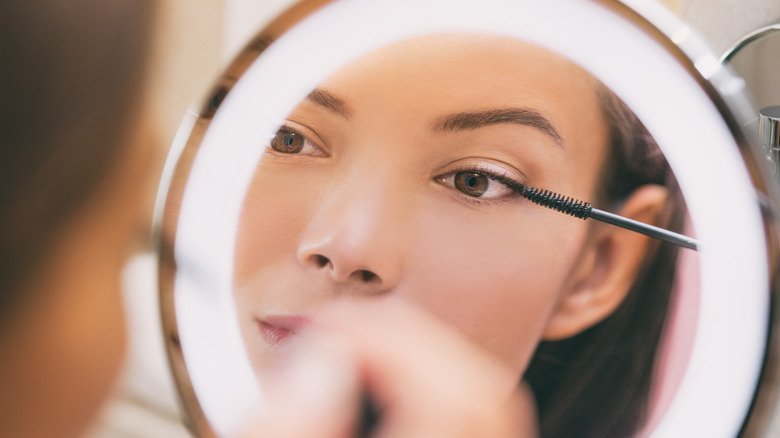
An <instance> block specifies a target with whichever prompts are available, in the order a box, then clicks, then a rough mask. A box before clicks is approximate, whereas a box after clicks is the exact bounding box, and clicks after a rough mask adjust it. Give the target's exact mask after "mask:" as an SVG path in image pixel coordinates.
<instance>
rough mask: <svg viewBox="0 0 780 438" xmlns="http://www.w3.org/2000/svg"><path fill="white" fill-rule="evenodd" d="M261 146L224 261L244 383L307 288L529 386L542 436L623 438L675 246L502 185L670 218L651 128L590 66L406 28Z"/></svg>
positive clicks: (508, 42) (641, 403)
mask: <svg viewBox="0 0 780 438" xmlns="http://www.w3.org/2000/svg"><path fill="white" fill-rule="evenodd" d="M266 146H267V147H266V150H265V152H264V154H263V156H262V158H261V160H260V162H259V164H258V166H257V168H256V170H255V173H254V177H253V179H252V182H251V184H250V186H249V189H248V192H247V196H246V200H245V202H244V205H243V209H242V213H241V217H240V222H239V227H238V236H237V238H236V251H235V272H234V274H235V279H234V294H235V303H236V306H237V317H238V322H239V326H240V328H241V333H242V337H243V340H244V343H245V345H246V350H247V354H248V357H249V360H250V361H251V363H252V366H253V369H254V370H255V372H256V373H257V374H258V375H259V376H260V377H261V380H262V375H263V374H264V371H265V369H266V368H267V366H268V363H269V361H270V359H271V357H272V356H273V354H274V351H275V349H276V348H277V347H278V346H279V345H280V344H281V343H283V342H285V341H287V340H288V339H289V338H290V337H291V336H293V335H294V334H295V333H296V332H297V331H299V330H300V329H301V328H302V327H303V326H304V325H305V324H306V322H307V321H308V320H309V319H310V318H311V317H312V315H313V314H315V313H316V312H317V310H318V308H319V307H320V306H322V305H323V304H324V303H327V302H330V301H334V300H345V299H360V298H368V299H373V300H401V301H404V302H407V303H411V304H413V305H415V306H418V307H420V308H422V309H424V310H425V311H427V312H429V313H430V314H432V315H434V316H435V317H437V318H438V319H440V320H441V321H443V322H445V323H446V324H449V325H451V326H452V327H454V328H455V329H457V330H458V331H460V332H462V333H463V334H465V335H466V336H467V337H468V338H469V339H471V340H472V341H473V342H474V343H475V344H477V345H478V346H480V347H481V348H483V349H485V350H486V351H487V352H488V353H489V354H490V355H491V356H493V357H494V358H495V360H498V361H501V362H503V363H504V364H505V365H507V366H510V367H511V368H512V369H513V370H514V371H515V372H516V373H517V381H518V382H520V381H521V380H523V381H525V382H527V383H528V384H530V386H531V388H532V389H533V392H534V395H535V398H536V402H537V404H538V409H539V415H540V423H541V432H542V435H543V436H570V435H571V434H572V433H576V434H578V435H583V436H591V435H610V436H629V435H632V434H634V433H636V432H637V431H638V430H639V429H640V428H641V427H642V426H643V425H644V424H645V423H646V421H647V420H648V418H649V415H650V398H651V395H652V394H654V392H653V385H652V383H653V381H654V375H655V372H656V370H657V368H656V366H655V363H656V361H655V358H656V357H657V352H658V351H659V348H660V347H659V340H660V339H661V336H662V333H663V327H664V322H665V320H666V318H665V315H666V312H667V308H668V304H669V300H670V296H671V294H672V290H673V286H674V280H675V269H676V263H677V256H678V252H679V251H681V250H680V249H679V248H677V247H675V246H674V245H671V244H669V243H662V242H659V241H655V240H653V239H650V238H648V237H645V236H643V235H640V234H637V233H634V232H630V231H626V230H624V229H621V228H617V227H615V226H612V225H607V224H603V223H596V222H590V221H580V220H578V219H575V218H572V217H570V216H567V215H564V214H561V213H559V212H555V211H551V210H547V209H544V208H541V207H539V206H537V205H535V204H533V203H532V202H530V201H528V200H526V199H524V198H523V197H521V196H520V195H519V194H518V193H517V192H516V191H514V190H513V187H516V186H518V185H526V186H532V187H543V188H548V189H551V190H553V191H556V192H561V193H566V194H568V195H571V196H573V197H575V198H578V199H588V200H592V201H593V203H594V205H595V206H597V207H599V208H602V209H605V210H609V211H612V212H615V213H618V214H620V215H622V216H625V217H628V218H631V219H634V220H638V221H640V222H644V223H649V224H653V225H656V226H659V227H663V228H666V229H670V230H673V231H677V232H680V231H682V227H683V220H684V218H685V216H686V209H685V205H684V202H683V198H682V195H681V193H680V190H679V187H678V185H677V182H676V180H675V178H674V176H673V174H672V172H671V170H670V169H669V166H668V164H667V163H666V160H665V159H664V157H663V155H662V153H661V151H660V150H659V148H658V146H657V145H656V143H655V141H654V139H653V138H652V136H650V134H649V133H648V132H647V130H646V129H645V127H644V126H643V125H642V123H641V122H640V121H639V119H638V118H637V117H636V116H635V115H634V114H633V113H632V112H631V110H630V109H629V108H628V107H627V106H626V105H625V104H624V103H623V102H622V101H621V100H620V99H619V98H618V97H617V96H616V95H615V94H614V93H613V92H612V91H610V90H609V89H608V88H607V87H605V86H604V85H603V84H601V83H600V82H599V81H598V80H596V79H595V78H594V77H592V76H591V75H590V74H588V73H587V72H585V71H584V70H583V69H581V68H580V67H578V66H576V65H575V64H573V63H572V62H571V61H569V60H567V59H565V58H562V57H560V56H558V55H556V54H554V53H552V52H550V51H548V50H545V49H541V48H539V47H536V46H534V45H531V44H527V43H523V42H520V41H517V40H512V39H508V38H503V37H498V36H487V35H476V34H440V35H432V36H426V37H421V38H416V39H412V40H409V41H405V42H401V43H397V44H394V45H391V46H388V47H385V48H382V49H380V50H377V51H375V52H373V53H371V54H369V55H367V56H365V57H362V58H361V59H359V60H357V61H355V62H353V63H351V64H350V65H348V66H347V67H345V68H343V69H341V70H340V71H338V72H337V73H336V74H335V75H332V76H331V77H329V78H328V79H326V80H325V81H324V82H322V83H321V84H319V85H318V86H317V88H316V89H315V90H313V91H311V92H310V93H309V94H308V96H307V97H306V99H305V100H304V101H302V102H300V104H299V105H297V106H296V107H295V109H294V110H293V111H292V113H290V115H289V116H288V117H287V119H286V120H285V121H284V123H283V124H282V125H281V126H280V127H279V129H278V131H277V132H276V133H275V134H273V135H272V136H270V138H269V139H268V141H267V142H266ZM683 251H685V250H683ZM694 289H695V288H694ZM685 293H686V294H691V295H696V294H698V290H689V291H685ZM575 420H576V421H575ZM574 424H576V429H572V427H573V425H574Z"/></svg>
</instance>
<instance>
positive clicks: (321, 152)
mask: <svg viewBox="0 0 780 438" xmlns="http://www.w3.org/2000/svg"><path fill="white" fill-rule="evenodd" d="M296 125H297V126H296ZM298 126H301V127H300V128H299V127H298ZM304 128H305V127H304V126H302V125H298V124H297V123H294V122H290V121H285V122H284V123H283V124H282V125H281V126H280V127H279V128H278V129H277V130H276V132H274V133H273V134H272V135H271V136H269V137H268V144H267V146H266V150H267V151H268V152H269V153H271V154H273V155H275V156H279V157H283V158H292V157H299V156H315V157H318V156H327V155H328V153H327V152H326V151H325V149H324V148H323V147H322V146H320V143H318V142H316V141H314V140H312V135H309V134H304V133H303V131H304V130H305V129H304ZM283 131H286V132H290V133H292V134H296V135H298V136H300V137H301V138H302V139H303V141H304V142H306V143H308V145H309V147H311V148H313V149H315V150H316V153H301V151H297V152H282V151H279V150H276V149H275V148H274V147H273V146H272V143H273V141H274V139H275V138H276V136H277V135H279V134H280V133H281V132H283ZM303 147H304V148H305V147H306V145H305V144H304V146H303Z"/></svg>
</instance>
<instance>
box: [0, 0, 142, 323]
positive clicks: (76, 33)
mask: <svg viewBox="0 0 780 438" xmlns="http://www.w3.org/2000/svg"><path fill="white" fill-rule="evenodd" d="M151 21H152V2H151V1H150V0H111V1H109V0H73V1H63V0H36V1H27V0H4V1H3V2H2V3H0V86H1V87H2V91H0V121H1V122H0V123H2V129H0V317H4V316H7V315H8V314H9V313H10V312H13V310H14V308H15V305H17V304H18V303H19V302H20V301H21V299H22V297H21V296H20V295H21V292H20V290H21V288H22V286H23V285H24V284H25V282H26V281H27V280H28V279H29V278H30V277H31V276H32V275H34V273H35V269H36V267H37V266H39V265H40V264H41V263H42V262H43V261H44V259H45V257H46V256H47V255H48V252H49V251H50V248H51V247H52V245H53V242H54V241H55V240H56V239H57V237H58V235H59V232H60V231H61V228H62V226H63V224H64V223H65V222H67V220H68V219H69V218H70V217H72V216H73V215H74V213H75V212H76V211H78V209H79V208H80V207H82V205H83V204H85V203H86V201H87V200H88V199H89V198H90V196H91V195H92V193H93V192H94V191H95V190H96V188H97V187H98V186H99V185H100V184H101V183H102V181H103V180H104V178H105V177H106V175H107V174H108V173H109V172H111V170H112V169H113V166H115V165H116V164H117V163H116V162H117V161H118V156H119V155H120V151H121V149H122V146H123V142H124V141H125V140H124V138H123V137H124V136H126V135H127V134H128V129H129V128H130V124H129V123H128V122H129V121H130V120H131V119H132V118H133V117H132V111H133V110H135V109H137V105H136V104H137V103H138V102H139V92H140V89H141V84H142V79H143V76H144V70H145V68H144V65H145V57H146V51H147V46H148V43H149V39H150V31H151V24H152V23H151Z"/></svg>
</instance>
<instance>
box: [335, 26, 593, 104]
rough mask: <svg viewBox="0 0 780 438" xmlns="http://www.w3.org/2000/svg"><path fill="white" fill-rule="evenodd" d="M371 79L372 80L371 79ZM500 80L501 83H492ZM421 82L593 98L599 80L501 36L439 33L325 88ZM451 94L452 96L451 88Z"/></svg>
mask: <svg viewBox="0 0 780 438" xmlns="http://www.w3.org/2000/svg"><path fill="white" fill-rule="evenodd" d="M372 79H373V80H372ZM489 80H499V82H497V83H495V82H492V83H491V82H489ZM342 81H343V82H347V81H350V82H348V83H349V84H350V85H351V86H353V87H355V86H357V87H360V86H361V85H362V84H366V85H368V84H371V83H373V82H384V83H385V84H386V85H393V84H392V83H391V82H396V83H399V84H400V83H407V84H408V85H412V84H413V83H415V82H419V81H423V82H425V84H426V85H427V86H429V87H430V86H431V85H434V84H441V86H440V87H435V88H443V87H445V86H448V87H451V86H452V85H456V84H459V83H460V84H464V85H466V84H474V83H481V85H480V87H479V89H480V91H482V92H485V91H488V90H489V89H490V88H503V91H505V92H506V91H507V90H506V86H507V85H512V87H511V88H516V89H521V88H522V87H523V85H530V84H534V85H536V86H537V87H539V86H542V87H543V86H545V85H548V86H557V87H559V88H560V87H565V88H572V89H575V88H579V89H581V91H584V92H588V91H590V92H591V93H595V84H596V81H595V79H594V78H592V77H591V76H590V75H589V74H588V73H587V72H585V71H584V70H582V69H581V68H579V67H578V66H576V65H575V64H574V63H572V62H571V61H569V60H567V59H565V58H563V57H561V56H559V55H557V54H555V53H553V52H551V51H549V50H546V49H543V48H540V47H537V46H535V45H532V44H529V43H526V42H523V41H519V40H516V39H511V38H507V37H501V36H493V35H479V34H437V35H429V36H424V37H418V38H414V39H410V40H405V41H402V42H398V43H395V44H392V45H389V46H386V47H383V48H381V49H379V50H376V51H374V52H372V53H369V54H368V55H366V56H364V57H362V58H360V59H358V60H357V61H355V62H353V63H352V64H349V65H348V66H346V67H345V68H343V69H342V70H341V71H339V72H338V73H337V74H336V75H334V76H333V77H331V78H330V79H328V80H327V81H325V84H329V85H330V84H333V85H336V84H339V83H340V82H342ZM449 91H453V90H452V89H450V90H449Z"/></svg>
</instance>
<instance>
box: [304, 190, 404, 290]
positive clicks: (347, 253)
mask: <svg viewBox="0 0 780 438" xmlns="http://www.w3.org/2000/svg"><path fill="white" fill-rule="evenodd" d="M323 204H325V205H327V207H322V208H320V209H318V210H319V211H318V212H317V214H316V215H315V217H314V218H313V219H312V221H311V222H310V223H309V226H308V228H307V229H306V231H305V232H304V235H303V237H302V240H301V243H300V245H299V247H298V253H297V257H298V261H299V263H300V264H301V265H302V266H303V267H304V269H306V270H308V271H310V272H313V273H317V274H319V275H323V276H326V277H327V278H328V279H329V280H330V281H333V282H334V283H335V284H336V285H338V286H339V288H341V289H349V290H354V291H359V292H360V293H383V292H387V291H389V290H390V289H392V288H393V287H394V286H395V285H396V283H397V281H398V277H399V276H400V273H401V265H402V262H403V260H402V249H403V232H402V227H403V222H404V219H403V216H404V215H403V213H402V212H401V211H400V210H401V209H402V208H401V207H400V206H399V204H398V202H394V201H393V200H391V199H389V197H386V196H381V195H377V194H376V193H374V194H369V193H367V191H365V190H360V191H359V193H352V194H349V193H344V192H342V195H341V196H340V197H339V199H329V200H328V202H325V203H323Z"/></svg>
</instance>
